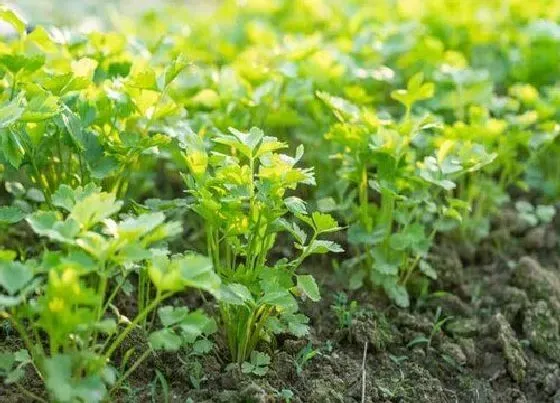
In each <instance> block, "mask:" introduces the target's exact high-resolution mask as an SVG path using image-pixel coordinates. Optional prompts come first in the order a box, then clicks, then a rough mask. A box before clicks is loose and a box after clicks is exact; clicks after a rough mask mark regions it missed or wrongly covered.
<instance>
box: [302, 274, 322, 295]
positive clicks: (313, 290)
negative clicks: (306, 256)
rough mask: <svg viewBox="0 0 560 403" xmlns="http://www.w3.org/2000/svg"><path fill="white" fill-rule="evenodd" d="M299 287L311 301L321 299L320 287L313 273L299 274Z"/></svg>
mask: <svg viewBox="0 0 560 403" xmlns="http://www.w3.org/2000/svg"><path fill="white" fill-rule="evenodd" d="M296 278H297V288H298V289H299V290H300V291H301V292H302V293H303V294H305V295H306V296H307V297H309V299H311V301H313V302H318V301H320V300H321V293H320V292H319V287H318V286H317V283H316V282H315V279H314V278H313V276H312V275H309V274H305V275H297V276H296Z"/></svg>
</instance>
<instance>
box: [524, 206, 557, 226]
mask: <svg viewBox="0 0 560 403" xmlns="http://www.w3.org/2000/svg"><path fill="white" fill-rule="evenodd" d="M515 209H516V210H517V212H518V213H519V217H520V218H521V219H522V220H523V221H525V222H526V223H527V224H529V225H530V226H531V227H535V226H537V225H539V224H549V223H550V222H551V221H552V219H553V218H554V215H555V214H556V208H555V207H554V206H550V205H545V204H539V205H537V206H533V205H532V204H531V203H529V202H527V201H524V200H518V201H517V202H515Z"/></svg>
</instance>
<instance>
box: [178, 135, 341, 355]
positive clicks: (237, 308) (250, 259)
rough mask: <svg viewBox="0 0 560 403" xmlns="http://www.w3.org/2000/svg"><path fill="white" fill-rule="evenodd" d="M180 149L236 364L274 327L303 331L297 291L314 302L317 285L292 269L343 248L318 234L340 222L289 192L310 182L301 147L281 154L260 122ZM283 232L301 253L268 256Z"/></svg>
mask: <svg viewBox="0 0 560 403" xmlns="http://www.w3.org/2000/svg"><path fill="white" fill-rule="evenodd" d="M183 147H184V148H185V152H184V157H185V160H186V162H187V165H188V167H189V171H190V174H189V175H188V176H185V180H186V183H187V186H188V189H189V193H190V194H192V196H193V197H194V202H193V205H192V209H193V210H194V211H195V212H196V213H198V214H199V215H200V216H201V217H202V218H203V219H204V225H205V230H206V235H207V246H208V255H209V256H210V257H211V258H212V261H213V264H214V267H215V269H216V271H217V273H218V274H219V276H220V277H221V279H222V282H223V286H222V289H221V293H220V297H221V299H220V311H221V317H222V326H223V331H224V333H225V336H226V338H227V344H228V346H229V349H230V353H231V358H232V360H233V361H234V362H237V363H239V364H241V363H243V362H245V361H246V360H247V359H248V358H249V356H250V354H251V352H252V351H254V348H255V346H256V345H257V343H258V342H259V341H260V340H267V339H269V337H270V336H271V335H272V334H274V333H281V332H289V333H292V334H294V335H296V336H303V335H305V334H306V333H307V331H308V327H307V321H308V319H307V318H306V317H305V316H304V315H302V314H301V313H298V303H297V301H296V298H295V297H302V298H309V299H311V300H312V301H318V300H319V298H320V295H319V289H318V287H317V284H316V283H315V280H314V279H313V277H312V276H311V275H306V274H302V275H300V274H296V270H297V269H298V268H299V267H300V266H301V264H302V262H303V260H304V259H305V258H307V257H308V256H310V255H312V254H318V253H326V252H329V251H331V252H341V251H342V249H341V247H340V246H339V245H337V244H336V243H334V242H332V241H329V240H324V239H319V238H320V236H321V235H323V234H326V233H330V232H333V231H337V230H338V229H339V227H338V224H337V222H336V221H335V220H334V219H333V218H332V217H331V216H330V215H328V214H323V213H319V212H314V213H313V214H310V213H308V211H307V207H306V203H305V202H304V201H303V200H301V199H298V198H296V197H294V196H290V195H289V193H290V191H293V190H295V189H296V188H297V187H298V185H300V184H309V185H311V184H314V183H315V182H314V177H313V171H312V169H309V168H298V167H296V164H297V163H298V161H299V160H300V159H301V157H302V155H303V147H298V149H297V151H296V155H295V156H294V157H292V156H288V155H285V154H280V153H278V152H277V151H278V150H281V149H283V148H285V147H286V145H285V144H284V143H282V142H279V141H278V140H277V139H276V138H274V137H267V136H265V135H264V133H263V131H262V130H260V129H258V128H252V129H250V130H249V131H248V132H241V131H238V130H236V129H230V133H229V134H222V135H218V136H216V137H214V138H212V145H211V146H209V148H210V151H208V150H207V147H206V145H205V143H204V139H203V138H201V137H200V136H198V135H195V134H194V133H191V134H190V135H189V136H188V138H186V139H185V141H184V143H183ZM301 223H303V224H304V225H305V226H306V227H307V228H308V229H309V231H307V232H306V231H304V230H303V229H302V228H301V227H300V225H301ZM280 231H288V232H289V233H290V234H291V235H292V236H293V237H294V239H295V245H294V246H295V248H296V249H297V250H299V254H298V255H297V257H294V258H292V259H287V258H282V259H279V260H277V261H276V262H271V261H270V260H269V258H270V252H271V250H272V249H273V248H274V246H275V245H276V237H277V235H278V233H279V232H280Z"/></svg>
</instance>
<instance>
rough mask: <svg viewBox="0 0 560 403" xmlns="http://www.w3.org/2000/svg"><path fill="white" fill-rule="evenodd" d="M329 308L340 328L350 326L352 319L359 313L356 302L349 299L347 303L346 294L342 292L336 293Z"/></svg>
mask: <svg viewBox="0 0 560 403" xmlns="http://www.w3.org/2000/svg"><path fill="white" fill-rule="evenodd" d="M331 309H332V310H333V311H334V313H335V314H336V317H337V319H338V327H339V328H340V329H345V328H346V329H348V328H350V327H351V326H352V320H353V319H354V318H355V317H356V316H357V315H359V313H360V308H359V307H358V302H357V301H351V302H350V303H348V296H347V295H346V294H345V293H343V292H340V293H338V294H336V297H335V302H334V304H333V305H331Z"/></svg>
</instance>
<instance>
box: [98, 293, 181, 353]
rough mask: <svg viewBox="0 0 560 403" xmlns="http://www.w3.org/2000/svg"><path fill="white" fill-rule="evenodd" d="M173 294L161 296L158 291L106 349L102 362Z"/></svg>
mask: <svg viewBox="0 0 560 403" xmlns="http://www.w3.org/2000/svg"><path fill="white" fill-rule="evenodd" d="M172 294H173V293H172V292H169V293H167V294H164V295H162V294H161V293H160V292H159V291H158V293H157V295H156V297H155V298H154V300H153V301H152V302H151V303H150V304H149V305H148V306H147V307H146V308H144V310H143V311H142V312H140V313H139V314H138V315H137V316H136V318H134V320H133V321H132V322H131V323H129V324H128V326H127V327H126V328H125V329H124V330H123V332H122V333H120V334H119V337H117V339H116V340H115V341H114V342H113V343H112V344H111V345H110V346H109V348H108V349H107V352H106V353H105V354H104V357H103V358H104V360H105V361H107V360H109V359H110V358H111V355H113V353H114V352H115V350H116V349H117V347H118V346H119V345H120V344H121V343H122V342H123V341H124V339H126V337H127V336H128V335H129V333H130V332H131V331H132V329H134V327H136V326H138V324H139V323H140V322H141V321H143V320H144V318H145V317H146V316H147V315H148V314H149V313H150V312H151V311H153V310H154V309H156V308H157V306H158V305H159V304H160V303H161V301H163V300H164V299H166V298H168V297H169V296H171V295H172Z"/></svg>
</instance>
